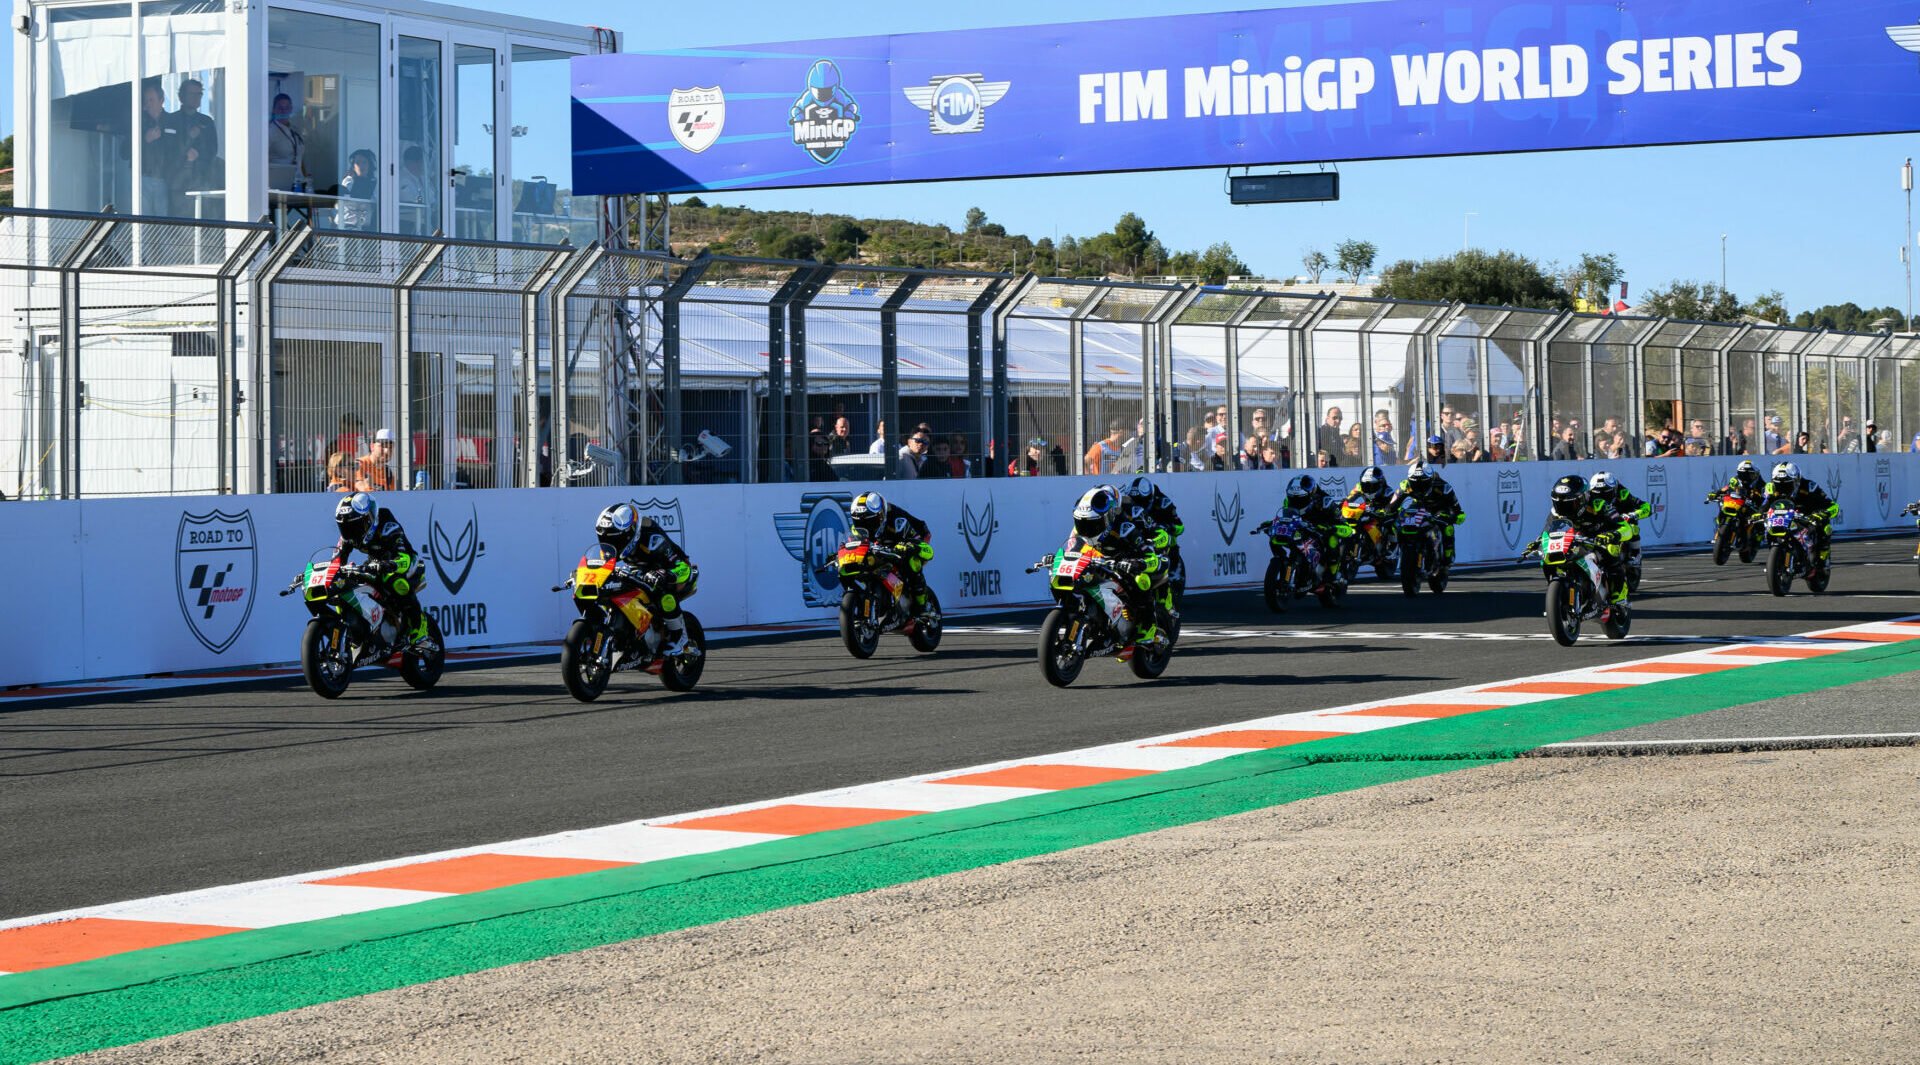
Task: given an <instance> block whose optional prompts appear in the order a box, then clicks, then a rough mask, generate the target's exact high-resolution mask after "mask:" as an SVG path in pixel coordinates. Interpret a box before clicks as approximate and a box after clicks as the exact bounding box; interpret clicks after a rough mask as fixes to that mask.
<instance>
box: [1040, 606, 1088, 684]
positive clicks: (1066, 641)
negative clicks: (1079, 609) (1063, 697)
mask: <svg viewBox="0 0 1920 1065" xmlns="http://www.w3.org/2000/svg"><path fill="white" fill-rule="evenodd" d="M1078 620H1079V619H1077V618H1075V617H1074V616H1073V615H1072V614H1071V613H1068V612H1067V610H1066V609H1065V608H1064V607H1054V608H1053V609H1052V610H1049V611H1047V620H1045V621H1043V622H1041V624H1040V672H1041V673H1043V674H1045V675H1046V678H1047V683H1048V684H1051V685H1053V686H1054V687H1056V688H1064V687H1066V686H1067V685H1069V684H1072V683H1073V682H1074V681H1075V680H1076V679H1078V678H1079V676H1080V667H1081V666H1084V665H1086V660H1085V659H1083V658H1081V657H1080V653H1079V651H1077V650H1075V649H1074V646H1073V629H1074V625H1075V624H1076V623H1077V622H1078Z"/></svg>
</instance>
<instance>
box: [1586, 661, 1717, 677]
mask: <svg viewBox="0 0 1920 1065" xmlns="http://www.w3.org/2000/svg"><path fill="white" fill-rule="evenodd" d="M1745 668H1747V663H1745V662H1642V663H1641V664H1639V665H1637V666H1613V667H1611V668H1608V669H1602V670H1598V672H1601V673H1677V674H1680V675H1682V676H1691V675H1694V674H1698V673H1719V672H1722V671H1723V670H1729V669H1745Z"/></svg>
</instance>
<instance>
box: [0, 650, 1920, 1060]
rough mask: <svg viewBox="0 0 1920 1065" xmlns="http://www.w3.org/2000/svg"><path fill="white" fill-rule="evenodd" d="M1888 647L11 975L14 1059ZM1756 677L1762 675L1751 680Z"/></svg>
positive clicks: (1680, 712)
mask: <svg viewBox="0 0 1920 1065" xmlns="http://www.w3.org/2000/svg"><path fill="white" fill-rule="evenodd" d="M1916 655H1920V646H1912V645H1895V646H1889V647H1875V648H1868V649H1863V650H1859V651H1851V652H1846V653H1843V654H1836V655H1831V656H1828V657H1825V658H1820V659H1811V660H1804V661H1796V662H1781V663H1775V664H1769V665H1758V666H1752V667H1749V668H1747V669H1744V670H1741V671H1740V677H1741V683H1740V684H1739V685H1729V684H1726V683H1724V680H1723V679H1722V678H1719V677H1716V676H1713V675H1706V676H1698V677H1682V678H1677V679H1673V680H1667V681H1662V682H1659V683H1657V684H1650V685H1646V686H1643V687H1638V688H1632V689H1625V690H1622V691H1618V692H1609V693H1605V694H1599V695H1588V696H1579V697H1575V698H1567V699H1556V700H1552V701H1548V702H1540V703H1534V704H1531V705H1527V706H1516V707H1510V708H1507V709H1502V710H1486V711H1481V712H1479V713H1475V714H1469V715H1465V716H1462V717H1455V718H1444V719H1439V720H1434V721H1428V722H1422V723H1419V724H1414V725H1405V726H1401V727H1398V728H1392V729H1384V730H1380V731H1377V732H1372V733H1361V734H1357V735H1352V736H1342V737H1337V738H1333V739H1326V740H1317V741H1314V742H1312V743H1304V744H1298V745H1296V746H1292V747H1285V748H1280V749H1277V750H1273V751H1259V752H1253V753H1250V754H1244V755H1239V756H1235V757H1232V758H1226V759H1222V760H1220V761H1217V762H1212V763H1209V764H1207V765H1203V766H1197V767H1195V768H1192V769H1183V770H1173V771H1170V772H1165V773H1155V774H1152V775H1150V776H1144V777H1134V778H1130V779H1127V780H1121V781H1114V782H1112V783H1108V784H1098V785H1094V786H1091V787H1084V788H1076V789H1073V790H1071V791H1065V792H1057V793H1052V794H1047V795H1036V796H1031V797H1029V798H1024V799H1015V800H1011V801H1008V802H1002V803H995V804H992V805H989V806H982V807H974V808H971V809H967V810H955V811H951V812H947V813H935V814H925V815H921V816H918V817H911V818H904V819H901V820H898V821H889V822H882V823H880V824H875V825H868V826H864V827H861V828H851V829H844V830H841V831H837V832H824V833H819V834H816V835H812V836H803V837H798V838H795V839H789V840H778V841H774V842H770V843H761V844H755V845H753V846H748V847H740V848H737V849H734V850H730V851H724V852H721V853H718V854H711V855H699V856H694V857H689V858H679V859H673V860H670V861H662V862H650V863H647V864H644V865H636V866H632V867H629V868H622V869H611V870H607V871H604V872H598V873H587V874H582V875H579V876H571V877H564V878H560V879H554V880H544V881H537V882H534V883H530V884H521V885H516V886H514V887H507V888H500V889H497V890H493V891H485V892H478V893H475V894H471V895H462V896H455V897H451V898H446V899H437V900H434V901H431V902H424V903H416V904H413V905H409V906H401V907H396V908H393V909H390V910H382V911H375V912H373V913H366V914H354V915H349V916H345V917H336V918H330V919H328V920H323V921H311V922H307V923H305V924H298V925H287V926H283V927H279V928H268V929H259V930H257V931H250V932H235V933H231V934H228V935H224V936H218V937H215V938H213V939H206V940H199V941H196V942H192V943H183V944H179V945H176V946H171V947H157V948H154V949H151V950H143V951H134V952H131V953H128V954H123V955H117V956H114V957H110V958H102V959H100V960H98V961H92V962H85V963H81V964H78V965H68V966H62V967H60V968H57V969H50V970H47V971H46V972H42V973H25V974H20V975H16V976H9V977H4V978H0V1063H11V1062H33V1061H42V1060H45V1059H47V1058H52V1057H59V1056H62V1055H66V1054H76V1053H81V1052H84V1051H88V1050H94V1049H98V1048H101V1047H107V1046H119V1045H124V1044H127V1043H134V1042H138V1041H140V1040H143V1039H151V1038H154V1037H157V1036H162V1035H168V1034H172V1033H175V1032H183V1031H190V1030H192V1029H195V1028H204V1027H207V1026H209V1025H214V1024H220V1023H224V1022H227V1021H234V1020H239V1019H242V1018H246V1017H256V1016H260V1015H263V1014H268V1013H276V1012H280V1011H283V1010H289V1009H295V1008H298V1007H301V1006H308V1005H313V1004H315V1003H320V1002H329V1001H333V1000H336V999H341V998H347V997H351V996H354V995H363V994H369V993H371V992H375V991H384V990H388V989H390V988H395V987H404V986H407V985H411V984H418V983H423V982H426V981H429V980H435V979H440V978H442V977H447V976H455V975H459V974H462V973H469V972H476V971H479V970H481V969H489V968H496V967H499V966H502V965H509V964H513V963H515V962H521V961H528V960H532V959H535V958H544V957H551V956H553V955H556V954H564V953H567V952H570V951H576V950H584V949H587V948H589V947H596V946H601V945H604V944H607V943H615V942H620V941H622V940H627V939H633V938H637V937H640V936H647V935H655V934H658V933H661V932H670V931H674V930H677V929H682V928H689V927H693V926H696V925H701V924H709V923H712V922H715V921H723V920H727V919H729V918H733V917H741V916H746V915H748V914H754V913H763V912H766V911H768V910H774V909H780V908H783V907H787V906H797V905H801V904H804V903H809V902H817V901H820V900H822V899H830V898H837V897H840V896H844V895H849V894H853V893H856V892H861V891H868V890H872V889H874V888H880V887H887V886H890V885H893V884H900V883H905V882H908V881H912V880H919V879H924V878H926V877H932V876H939V875H941V874H943V873H951V872H958V871H961V870H965V869H976V868H979V867H982V866H986V865H992V864H996V863H1000V862H1008V861H1013V860H1015V859H1018V858H1026V857H1031V856H1033V855H1037V854H1047V853H1052V852H1056V851H1061V850H1066V849H1069V848H1073V847H1079V846H1085V845H1087V844H1090V843H1098V842H1101V841H1104V840H1110V839H1118V838H1121V837H1125V836H1131V835H1137V834H1139V833H1143V832H1152V831H1155V830H1157V829H1162V828H1169V827H1173V826H1176V825H1183V824H1191V823H1193V822H1196V821H1204V820H1209V819H1212V818H1217V817H1225V816H1227V815H1230V814H1236V813H1243V812H1246V811H1248V810H1256V809H1262V808H1266V807H1271V806H1278V805H1282V804H1285V803H1289V802H1293V801H1296V800H1299V799H1305V798H1311V797H1314V796H1318V795H1329V794H1334V793H1337V792H1343V791H1351V790H1354V789H1357V788H1364V787H1369V786H1372V785H1375V784H1384V783H1389V782H1391V781H1396V780H1406V779H1411V778H1414V777H1421V776H1429V775H1434V774H1438V773H1444V772H1450V771H1452V770H1454V769H1459V768H1466V767H1471V766H1479V765H1485V764H1488V763H1490V762H1496V761H1500V760H1504V759H1509V758H1513V757H1517V756H1518V755H1520V754H1523V753H1525V752H1526V751H1529V750H1532V749H1533V748H1535V747H1538V746H1541V745H1542V744H1547V743H1557V742H1561V741H1565V740H1572V739H1578V738H1580V737H1582V736H1590V735H1593V734H1595V733H1599V732H1606V731H1611V730H1614V729H1621V728H1629V727H1632V726H1634V725H1641V724H1647V723H1650V722H1654V721H1662V720H1666V719H1669V718H1673V717H1678V716H1684V715H1685V714H1693V713H1699V712H1702V711H1706V710H1715V709H1720V708H1723V707H1727V706H1736V705H1739V704H1741V703H1744V702H1750V701H1752V697H1751V695H1750V694H1749V693H1751V692H1754V691H1755V690H1763V691H1765V692H1766V693H1767V696H1768V697H1774V696H1780V695H1790V694H1794V693H1797V692H1807V691H1816V690H1819V689H1822V688H1831V687H1835V686H1838V685H1842V684H1848V683H1852V682H1854V681H1860V680H1869V679H1872V678H1875V677H1883V676H1890V675H1893V674H1897V673H1903V672H1907V671H1908V670H1911V669H1914V668H1920V658H1916V657H1915V656H1916ZM1753 681H1758V682H1759V683H1758V684H1757V685H1756V684H1754V683H1752V682H1753Z"/></svg>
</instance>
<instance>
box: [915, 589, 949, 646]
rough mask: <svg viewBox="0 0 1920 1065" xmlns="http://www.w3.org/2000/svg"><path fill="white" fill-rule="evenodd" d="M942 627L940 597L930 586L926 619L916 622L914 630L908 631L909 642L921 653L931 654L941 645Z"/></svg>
mask: <svg viewBox="0 0 1920 1065" xmlns="http://www.w3.org/2000/svg"><path fill="white" fill-rule="evenodd" d="M941 628H942V624H941V615H940V597H939V596H936V595H934V594H933V589H931V588H929V589H927V611H926V620H924V621H916V622H915V623H914V625H913V631H912V632H909V633H907V642H908V643H910V644H912V645H913V649H914V650H916V651H918V652H920V653H921V654H931V653H932V652H933V651H934V650H935V649H936V648H938V647H939V646H940V632H941Z"/></svg>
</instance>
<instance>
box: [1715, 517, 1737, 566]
mask: <svg viewBox="0 0 1920 1065" xmlns="http://www.w3.org/2000/svg"><path fill="white" fill-rule="evenodd" d="M1743 553H1744V552H1743ZM1731 554H1733V526H1732V525H1730V524H1728V523H1726V522H1721V523H1720V529H1719V531H1718V532H1716V533H1714V534H1713V564H1714V565H1716V566H1724V565H1726V564H1727V556H1728V555H1731Z"/></svg>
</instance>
